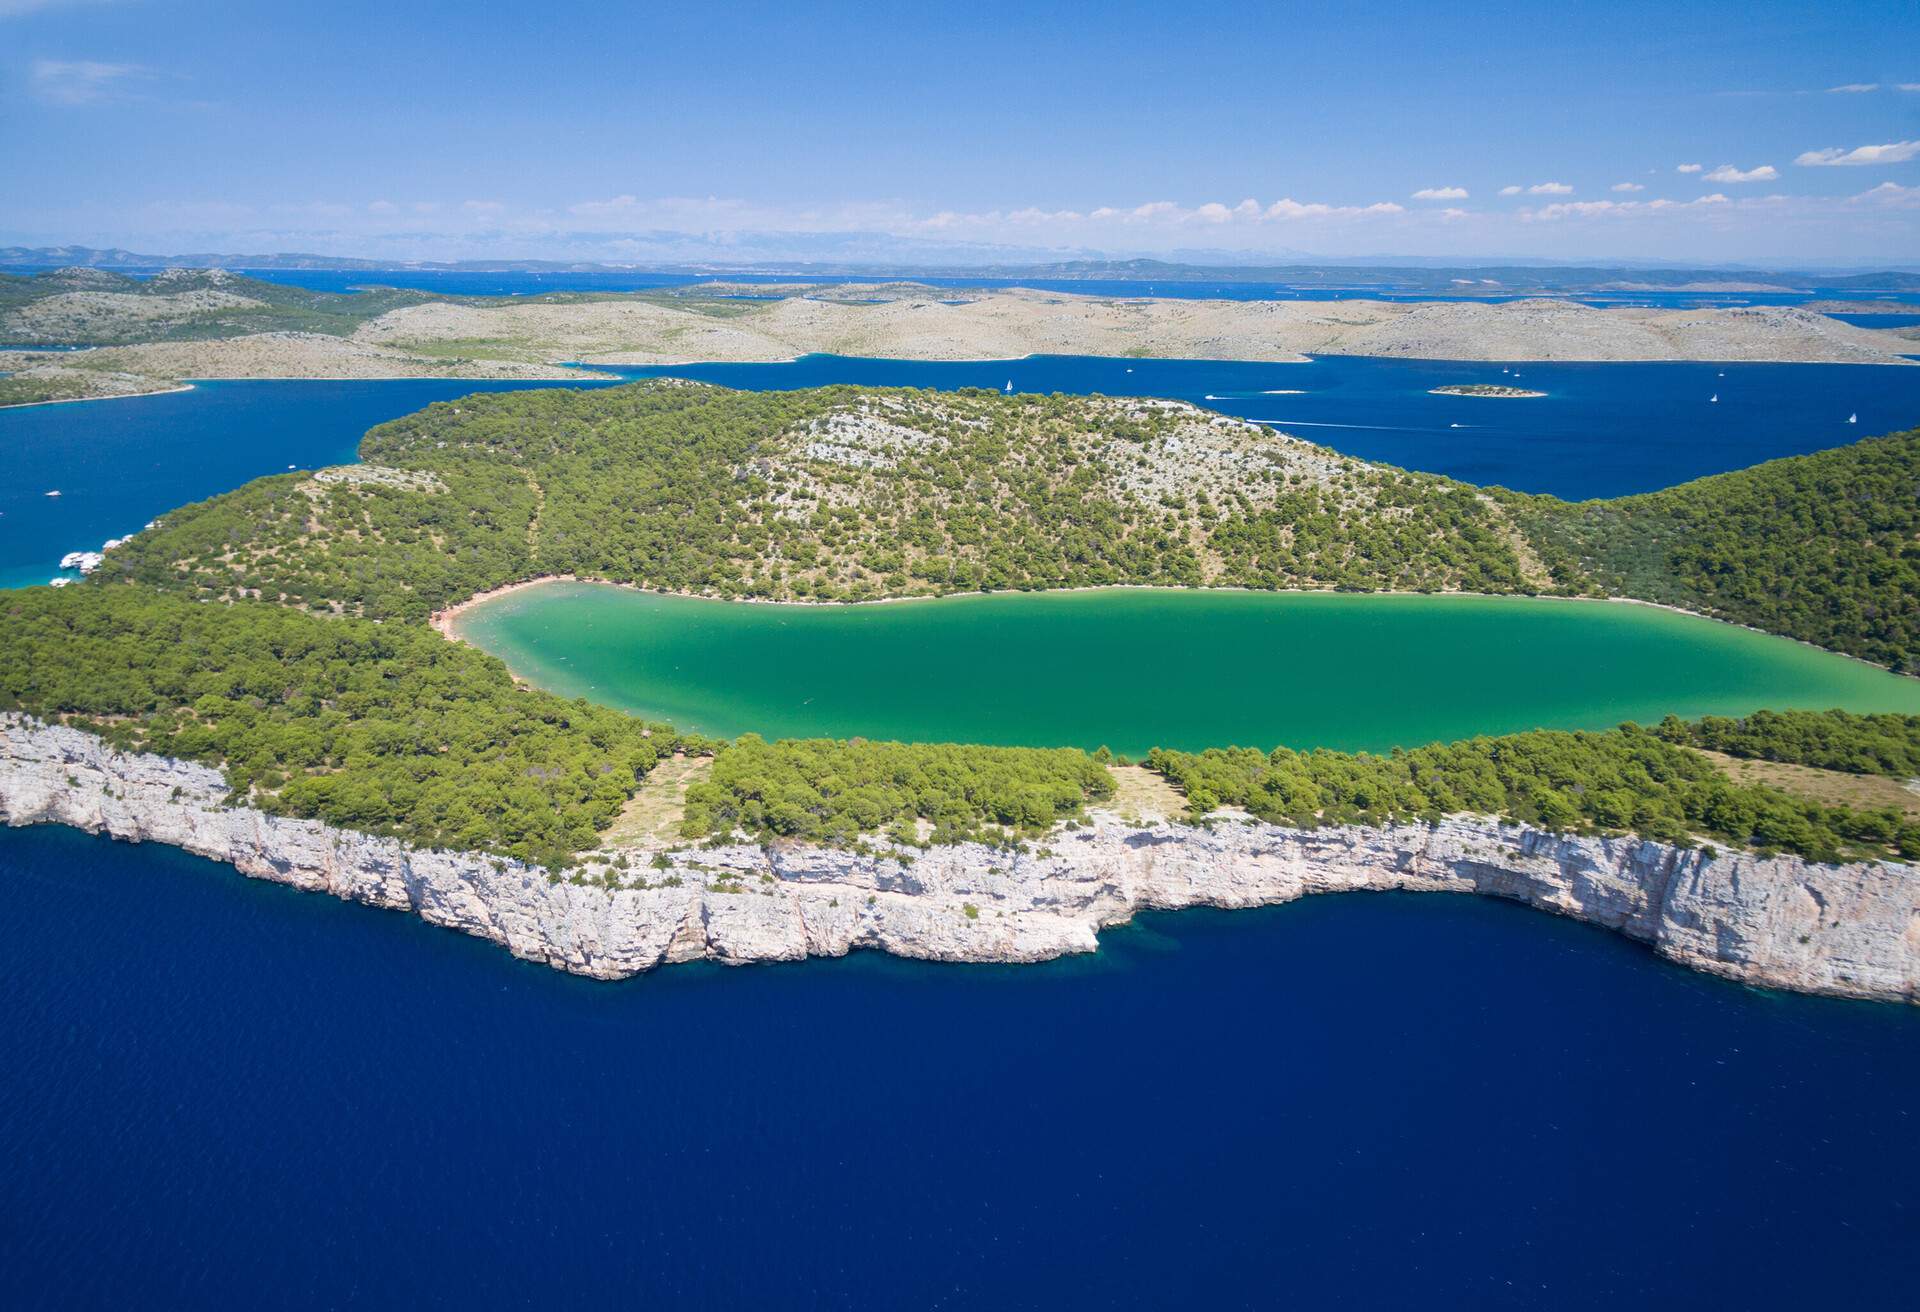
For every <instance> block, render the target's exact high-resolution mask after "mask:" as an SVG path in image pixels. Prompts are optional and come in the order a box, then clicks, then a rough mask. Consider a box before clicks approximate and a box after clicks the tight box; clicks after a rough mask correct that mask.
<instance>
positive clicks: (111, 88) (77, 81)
mask: <svg viewBox="0 0 1920 1312" xmlns="http://www.w3.org/2000/svg"><path fill="white" fill-rule="evenodd" d="M146 75H147V70H146V69H144V68H142V67H141V66H140V65H138V64H108V63H103V62H101V61H100V60H97V59H36V60H34V61H33V67H32V69H31V70H29V72H28V74H27V85H28V86H29V87H31V88H32V90H33V94H34V95H35V96H36V97H38V98H39V99H40V100H43V101H45V102H46V103H47V104H49V105H97V104H100V103H102V102H103V101H108V100H113V99H116V98H118V96H119V95H120V93H121V88H122V87H123V86H124V84H125V83H126V82H127V81H128V80H129V79H134V80H137V79H139V78H142V77H145V76H146Z"/></svg>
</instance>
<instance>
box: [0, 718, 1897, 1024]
mask: <svg viewBox="0 0 1920 1312" xmlns="http://www.w3.org/2000/svg"><path fill="white" fill-rule="evenodd" d="M226 797H227V787H226V784H225V781H224V780H223V779H222V777H221V775H220V774H219V772H218V771H215V770H213V769H210V768H208V767H206V766H201V765H194V764H189V763H185V762H180V761H174V760H170V759H167V758H165V757H161V756H154V755H147V754H138V753H120V752H116V751H114V750H112V749H111V748H109V747H107V746H106V745H105V744H104V743H102V742H101V741H100V740H99V739H97V738H95V737H92V736H91V735H88V734H84V733H80V732H77V731H75V730H71V729H67V728H61V727H49V726H45V725H42V724H39V723H37V722H35V721H32V720H30V719H27V718H24V717H21V716H17V715H9V716H3V717H0V818H4V819H5V821H6V822H7V823H8V824H10V825H24V824H35V823H57V824H68V825H74V826H77V827H79V828H82V829H86V830H89V831H91V832H96V833H101V832H104V833H108V834H111V835H113V836H114V837H117V838H122V839H128V840H132V841H136V842H139V841H152V842H162V843H168V844H171V845H174V846H177V847H181V848H185V849H187V850H188V851H191V852H196V853H198V854H200V855H202V856H207V857H211V858H213V859H215V860H219V861H225V862H228V863H230V864H232V865H234V866H235V867H237V868H238V869H239V870H241V871H242V872H243V873H245V874H248V875H252V876H255V877H257V878H263V879H270V880H274V881H276V882H279V883H285V884H290V885H293V886H295V887H298V888H304V889H308V890H311V891H315V892H328V893H332V894H334V895H335V896H337V897H341V898H344V899H347V900H350V901H355V902H363V903H367V904H369V905H373V906H381V907H388V908H391V909H394V910H400V911H411V912H413V913H415V914H417V915H419V916H420V917H421V918H423V919H425V920H427V921H429V922H430V923H433V924H436V925H443V926H446V927H448V928H453V929H458V930H461V931H463V932H465V933H469V934H473V935H476V936H478V937H481V938H485V939H488V940H490V941H492V942H495V943H498V944H501V945H502V946H504V947H506V948H508V949H509V950H510V951H511V952H513V953H514V955H516V956H518V957H522V958H524V959H527V960H530V961H538V962H543V963H545V964H548V965H551V966H554V967H557V968H559V969H562V970H568V971H572V972H575V973H577V974H582V975H590V976H594V977H596V978H601V979H618V978H623V977H626V976H629V975H633V974H637V973H639V972H642V971H645V970H648V969H651V968H652V967H654V966H658V965H663V964H668V963H673V962H681V961H692V960H699V959H707V960H713V961H720V962H726V963H746V962H753V961H787V960H796V959H799V958H802V957H807V956H841V955H844V954H846V953H848V952H851V951H853V950H855V949H858V948H872V949H877V950H880V951H884V952H890V953H894V954H896V955H899V956H904V957H915V958H921V959H927V960H939V961H966V962H984V961H998V962H1028V961H1042V960H1047V959H1050V958H1054V957H1059V956H1062V955H1065V954H1068V953H1074V952H1089V951H1092V950H1094V949H1095V947H1096V946H1097V935H1098V932H1099V931H1100V930H1101V929H1103V928H1105V927H1106V926H1109V925H1116V924H1120V923H1123V922H1125V921H1126V920H1128V919H1129V918H1131V917H1132V916H1133V914H1134V913H1135V912H1136V911H1139V910H1142V909H1156V910H1171V909H1177V908H1182V907H1192V906H1212V907H1228V908H1232V907H1250V906H1262V905H1270V904H1275V903H1281V902H1288V901H1291V900H1293V899H1295V898H1298V897H1303V896H1306V895H1307V894H1310V893H1336V892H1351V891H1362V890H1374V891H1377V890H1388V889H1397V890H1408V891H1425V892H1457V893H1482V894H1487V895H1490V896H1494V897H1502V898H1508V899H1511V900H1514V901H1518V902H1523V903H1526V904H1527V905H1529V906H1533V907H1537V908H1539V909H1541V910H1545V911H1551V912H1555V913H1557V914H1561V915H1566V916H1571V917H1573V918H1574V919H1577V920H1583V921H1586V922H1588V923H1591V924H1595V925H1601V926H1604V927H1606V928H1609V929H1613V930H1616V931H1618V932H1620V933H1622V934H1625V935H1626V936H1627V937H1629V938H1632V939H1635V940H1637V941H1640V942H1643V943H1647V944H1649V945H1651V946H1652V947H1653V948H1654V949H1655V950H1656V951H1658V952H1659V953H1660V954H1661V955H1663V956H1665V957H1667V958H1669V959H1671V960H1674V961H1677V962H1680V963H1682V964H1684V965H1687V966H1691V967H1693V968H1694V969H1696V970H1702V971H1706V972H1709V973H1711V974H1715V975H1720V976H1724V977H1726V978H1728V979H1733V980H1738V981H1741V982H1743V983H1748V984H1754V985H1762V986H1766V987H1773V988H1783V989H1793V990H1798V991H1802V992H1808V993H1824V994H1835V995H1840V996H1846V997H1857V998H1875V999H1883V1000H1889V1001H1905V1002H1913V1001H1915V1000H1916V998H1917V997H1920V871H1916V870H1915V869H1914V868H1912V867H1909V866H1905V865H1899V864H1894V863H1890V862H1876V863H1857V864H1852V865H1818V864H1813V863H1810V862H1806V861H1802V860H1799V859H1797V858H1791V857H1772V858H1765V857H1758V856H1753V855H1747V854H1734V853H1713V852H1711V851H1708V850H1685V849H1678V848H1674V847H1669V846H1664V845H1661V844H1657V843H1650V842H1642V841H1638V840H1634V839H1629V838H1572V837H1565V836H1561V835H1557V834H1553V833H1549V832H1545V831H1542V830H1538V829H1532V828H1528V827H1525V826H1513V825H1502V824H1498V823H1495V822H1493V821H1489V820H1483V819H1474V818H1467V817H1457V818H1453V819H1449V820H1446V821H1442V822H1440V823H1436V824H1414V825H1398V826H1391V827H1381V828H1363V827H1353V826H1347V827H1329V828H1325V829H1320V830H1314V831H1307V830H1298V829H1288V828H1282V827H1279V826H1275V825H1268V824H1261V823H1254V822H1245V821H1222V822H1218V823H1215V824H1212V825H1209V826H1204V827H1196V826H1187V825H1178V824H1168V823H1157V824H1149V825H1131V824H1126V823H1123V822H1121V821H1119V820H1118V819H1117V818H1116V817H1114V816H1111V815H1107V814H1100V813H1096V815H1095V817H1094V820H1093V823H1091V824H1090V825H1086V826H1082V827H1078V828H1066V829H1063V830H1059V831H1057V832H1056V833H1055V834H1054V835H1052V836H1051V837H1050V838H1049V839H1048V840H1047V845H1045V846H1041V847H1039V848H1038V849H1037V850H1035V851H1034V852H1032V853H1030V854H1028V853H1011V852H1008V851H1005V850H1002V849H998V848H991V847H985V846H981V845H978V844H955V845H952V846H947V847H936V848H933V849H931V850H929V851H927V852H924V853H921V854H918V855H916V856H914V857H912V858H911V859H910V860H903V859H897V858H895V857H892V856H886V855H860V854H855V853H851V852H846V851H840V850H836V849H830V848H822V847H810V846H794V847H780V846H775V847H762V846H754V845H740V846H732V847H722V848H712V849H708V848H703V849H699V850H681V851H674V852H670V853H667V854H664V855H663V859H662V860H661V861H659V862H658V863H656V864H655V865H653V866H650V867H648V868H647V869H646V870H645V871H643V872H639V873H638V874H628V873H626V872H616V871H613V870H610V869H607V868H605V867H593V866H590V867H589V868H588V871H587V873H586V874H585V875H582V876H576V877H574V878H571V879H565V880H563V879H560V878H558V877H556V876H553V875H550V874H549V873H548V872H547V871H545V870H543V869H540V868H538V867H535V866H528V865H524V864H521V863H518V862H513V861H506V860H502V859H499V858H494V857H487V856H481V855H477V854H469V853H457V852H435V851H420V850H415V849H410V848H408V847H407V846H405V845H404V844H402V843H400V842H399V841H397V840H393V839H385V838H374V837H369V836H367V835H364V834H358V833H353V832H349V831H345V830H341V829H335V828H330V827H328V826H326V825H324V824H320V823H318V822H315V821H308V820H290V819H284V818H277V817H273V816H268V815H266V814H263V813H262V812H259V811H256V810H252V809H248V808H245V807H230V806H227V805H225V804H224V799H225V798H226Z"/></svg>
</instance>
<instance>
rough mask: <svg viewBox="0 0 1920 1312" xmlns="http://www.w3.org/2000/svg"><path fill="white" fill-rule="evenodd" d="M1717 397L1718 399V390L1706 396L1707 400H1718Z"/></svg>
mask: <svg viewBox="0 0 1920 1312" xmlns="http://www.w3.org/2000/svg"><path fill="white" fill-rule="evenodd" d="M1719 399H1720V393H1718V392H1715V393H1714V394H1713V395H1712V396H1710V397H1708V398H1707V400H1709V401H1718V400H1719Z"/></svg>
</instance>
